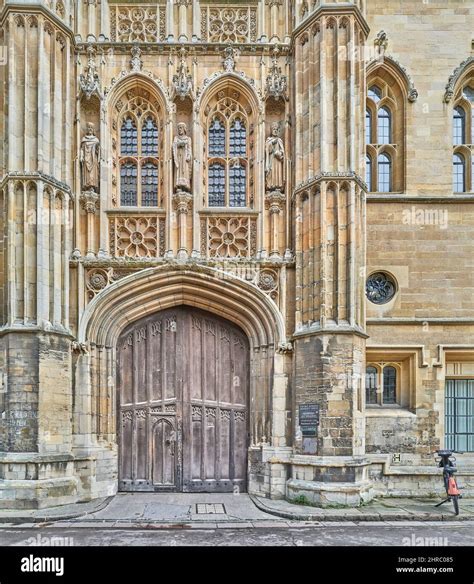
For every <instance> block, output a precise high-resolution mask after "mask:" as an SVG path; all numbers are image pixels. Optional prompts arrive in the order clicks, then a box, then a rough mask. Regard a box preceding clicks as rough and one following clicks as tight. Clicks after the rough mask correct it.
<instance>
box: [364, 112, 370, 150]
mask: <svg viewBox="0 0 474 584" xmlns="http://www.w3.org/2000/svg"><path fill="white" fill-rule="evenodd" d="M365 143H366V144H372V114H371V113H370V110H368V109H367V110H365Z"/></svg>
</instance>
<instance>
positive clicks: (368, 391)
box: [365, 367, 377, 404]
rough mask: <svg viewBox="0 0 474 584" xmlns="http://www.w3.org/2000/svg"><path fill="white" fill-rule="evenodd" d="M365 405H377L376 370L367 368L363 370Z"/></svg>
mask: <svg viewBox="0 0 474 584" xmlns="http://www.w3.org/2000/svg"><path fill="white" fill-rule="evenodd" d="M365 403H366V404H376V403H377V369H376V368H375V367H367V369H366V370H365Z"/></svg>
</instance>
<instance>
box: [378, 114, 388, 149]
mask: <svg viewBox="0 0 474 584" xmlns="http://www.w3.org/2000/svg"><path fill="white" fill-rule="evenodd" d="M390 121H391V120H390V112H389V110H388V109H387V108H386V107H381V108H380V109H379V111H378V115H377V142H378V143H379V144H390V143H391V137H390V125H391V123H390Z"/></svg>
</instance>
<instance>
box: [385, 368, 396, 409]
mask: <svg viewBox="0 0 474 584" xmlns="http://www.w3.org/2000/svg"><path fill="white" fill-rule="evenodd" d="M383 403H384V404H395V403H397V370H396V369H395V367H393V366H392V365H387V366H386V367H384V369H383Z"/></svg>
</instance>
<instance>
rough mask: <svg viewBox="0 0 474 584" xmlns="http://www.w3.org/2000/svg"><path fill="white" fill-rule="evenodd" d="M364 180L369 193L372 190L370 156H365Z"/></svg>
mask: <svg viewBox="0 0 474 584" xmlns="http://www.w3.org/2000/svg"><path fill="white" fill-rule="evenodd" d="M365 182H366V183H367V189H368V191H369V193H370V191H371V190H372V158H370V156H366V157H365Z"/></svg>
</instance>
